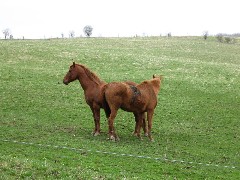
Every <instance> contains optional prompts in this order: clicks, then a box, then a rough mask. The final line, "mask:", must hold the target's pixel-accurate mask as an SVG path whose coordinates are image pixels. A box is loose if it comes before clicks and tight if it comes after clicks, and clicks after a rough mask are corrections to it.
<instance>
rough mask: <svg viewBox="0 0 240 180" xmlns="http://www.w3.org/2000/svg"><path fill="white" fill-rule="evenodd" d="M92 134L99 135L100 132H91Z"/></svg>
mask: <svg viewBox="0 0 240 180" xmlns="http://www.w3.org/2000/svg"><path fill="white" fill-rule="evenodd" d="M92 135H93V136H99V135H100V132H93V133H92Z"/></svg>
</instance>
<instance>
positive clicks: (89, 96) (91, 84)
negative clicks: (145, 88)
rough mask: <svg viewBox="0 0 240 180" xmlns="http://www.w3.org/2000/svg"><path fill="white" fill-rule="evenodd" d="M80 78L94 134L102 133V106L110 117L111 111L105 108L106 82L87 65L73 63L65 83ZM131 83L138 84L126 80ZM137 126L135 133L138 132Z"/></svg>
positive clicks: (136, 118) (145, 130)
mask: <svg viewBox="0 0 240 180" xmlns="http://www.w3.org/2000/svg"><path fill="white" fill-rule="evenodd" d="M75 80H79V82H80V84H81V87H82V88H83V90H84V95H85V100H86V102H87V104H88V105H89V106H90V108H91V110H92V113H93V118H94V123H95V129H94V130H93V135H94V136H97V135H99V134H100V108H103V109H104V110H105V114H106V117H107V118H109V116H110V112H109V109H107V108H105V106H106V101H105V99H104V90H105V87H106V85H107V83H106V82H104V81H102V80H101V79H100V78H99V77H98V76H97V75H96V74H95V73H93V72H92V71H90V70H89V69H88V68H87V67H86V66H84V65H81V64H75V62H73V64H72V65H71V66H70V68H69V71H68V72H67V74H66V75H65V77H64V79H63V83H64V84H66V85H68V84H69V83H70V82H72V81H75ZM126 83H127V84H129V85H133V86H134V85H137V84H136V83H134V82H130V81H128V82H126ZM134 116H135V121H136V124H137V120H138V119H139V118H138V117H137V114H134ZM142 118H143V122H144V124H145V117H142ZM136 129H137V128H136V126H135V131H134V134H136ZM143 130H144V132H145V134H147V129H146V126H144V127H143Z"/></svg>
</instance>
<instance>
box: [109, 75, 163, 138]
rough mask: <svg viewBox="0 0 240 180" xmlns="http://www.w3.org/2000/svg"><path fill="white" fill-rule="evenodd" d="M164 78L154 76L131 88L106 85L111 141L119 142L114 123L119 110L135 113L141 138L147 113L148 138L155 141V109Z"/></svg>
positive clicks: (137, 133)
mask: <svg viewBox="0 0 240 180" xmlns="http://www.w3.org/2000/svg"><path fill="white" fill-rule="evenodd" d="M162 79H163V78H162V76H155V75H153V79H151V80H147V81H143V82H142V83H140V84H139V85H137V86H129V85H128V84H126V83H122V82H112V83H109V84H108V85H106V90H105V93H104V96H105V99H106V101H107V104H108V108H109V109H110V116H109V118H108V125H109V139H112V140H117V139H118V137H117V135H116V133H115V130H114V126H113V122H114V119H115V117H116V115H117V111H118V109H119V108H121V109H123V110H125V111H128V112H133V113H134V114H135V115H136V117H137V118H138V120H136V123H137V124H136V128H135V133H136V135H137V136H138V137H140V128H141V126H142V122H143V118H142V117H144V113H145V112H147V120H148V136H149V139H150V140H151V141H153V138H152V135H151V129H152V118H153V113H154V109H155V107H156V105H157V95H158V92H159V90H160V86H161V80H162Z"/></svg>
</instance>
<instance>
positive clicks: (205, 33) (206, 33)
mask: <svg viewBox="0 0 240 180" xmlns="http://www.w3.org/2000/svg"><path fill="white" fill-rule="evenodd" d="M207 38H208V31H204V32H203V39H205V40H207Z"/></svg>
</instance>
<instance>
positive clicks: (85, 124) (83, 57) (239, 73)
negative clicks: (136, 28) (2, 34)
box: [0, 37, 240, 179]
mask: <svg viewBox="0 0 240 180" xmlns="http://www.w3.org/2000/svg"><path fill="white" fill-rule="evenodd" d="M239 52H240V43H239V42H236V43H235V44H225V43H219V42H217V40H216V39H215V38H211V37H210V38H209V39H207V40H206V41H205V40H203V38H201V37H172V38H166V37H158V38H157V37H155V38H154V37H152V38H80V39H53V40H12V41H5V40H1V41H0V179H46V178H47V179H239V177H240V125H239V120H240V53H239ZM72 59H73V60H74V61H76V62H77V63H81V64H84V65H86V66H87V67H88V68H89V69H90V70H92V71H94V72H95V73H96V74H97V75H98V76H99V77H100V78H101V79H103V80H105V81H106V82H112V81H126V80H131V81H134V82H137V83H140V82H142V81H144V80H146V79H150V78H151V77H152V75H153V74H159V75H160V74H162V75H164V80H163V82H162V86H161V90H160V93H159V94H158V105H157V107H156V109H155V113H154V117H153V127H152V135H153V137H154V140H155V142H150V141H149V139H148V138H147V137H144V138H143V140H142V141H141V140H139V139H138V138H136V137H134V136H132V132H133V130H134V125H135V122H134V117H133V114H132V113H127V112H124V111H122V110H119V112H118V115H117V117H116V120H115V128H116V132H117V133H118V135H119V138H120V141H118V142H112V141H109V140H107V132H108V125H107V121H106V118H105V115H104V111H103V110H101V135H100V136H97V137H93V136H92V134H91V133H92V131H93V128H94V122H93V117H92V113H91V110H90V108H89V106H88V105H87V104H86V102H85V100H84V94H83V90H82V88H81V87H80V85H79V82H78V81H75V82H73V83H71V84H69V85H68V86H65V85H64V84H63V83H62V80H63V77H64V75H65V74H66V72H67V71H68V68H69V66H70V65H71V64H72Z"/></svg>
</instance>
